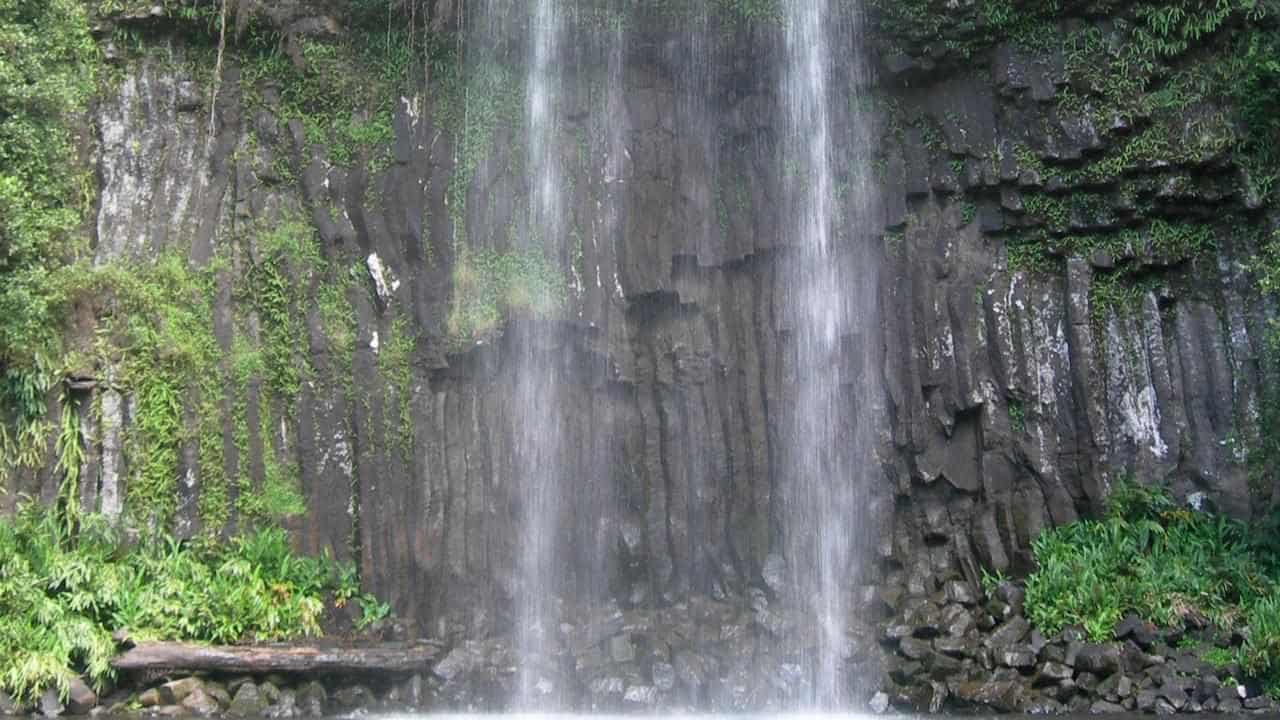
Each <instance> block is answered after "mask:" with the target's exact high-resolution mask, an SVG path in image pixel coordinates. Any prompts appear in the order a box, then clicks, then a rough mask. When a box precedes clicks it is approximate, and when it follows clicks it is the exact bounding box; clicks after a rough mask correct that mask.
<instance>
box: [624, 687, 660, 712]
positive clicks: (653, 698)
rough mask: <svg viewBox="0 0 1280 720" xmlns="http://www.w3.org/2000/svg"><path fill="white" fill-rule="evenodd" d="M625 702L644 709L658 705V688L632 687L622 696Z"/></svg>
mask: <svg viewBox="0 0 1280 720" xmlns="http://www.w3.org/2000/svg"><path fill="white" fill-rule="evenodd" d="M622 699H623V701H624V702H627V703H631V704H632V705H640V706H643V707H652V706H654V705H656V704H657V703H658V688H656V687H654V686H652V685H632V686H631V687H629V688H627V691H626V693H625V694H624V695H623V696H622Z"/></svg>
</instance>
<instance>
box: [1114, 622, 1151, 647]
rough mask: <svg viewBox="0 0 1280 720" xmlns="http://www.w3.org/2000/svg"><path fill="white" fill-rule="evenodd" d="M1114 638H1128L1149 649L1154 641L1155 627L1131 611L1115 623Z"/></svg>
mask: <svg viewBox="0 0 1280 720" xmlns="http://www.w3.org/2000/svg"><path fill="white" fill-rule="evenodd" d="M1115 635H1116V639H1117V640H1124V639H1125V638H1129V639H1131V640H1133V641H1134V642H1136V643H1137V644H1138V645H1140V646H1141V647H1142V649H1143V650H1150V649H1151V647H1152V645H1154V644H1155V642H1156V628H1155V626H1154V625H1151V624H1149V623H1147V622H1146V621H1144V620H1143V619H1142V618H1140V617H1138V616H1137V615H1135V614H1133V613H1129V614H1128V615H1125V616H1124V619H1123V620H1121V621H1120V622H1119V623H1118V624H1117V625H1116V632H1115Z"/></svg>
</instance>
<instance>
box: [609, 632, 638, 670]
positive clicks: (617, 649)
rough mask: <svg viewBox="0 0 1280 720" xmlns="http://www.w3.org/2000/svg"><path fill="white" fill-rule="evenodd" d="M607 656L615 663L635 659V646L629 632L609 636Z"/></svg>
mask: <svg viewBox="0 0 1280 720" xmlns="http://www.w3.org/2000/svg"><path fill="white" fill-rule="evenodd" d="M609 657H610V658H612V659H613V661H614V662H616V663H629V662H631V661H632V660H635V659H636V647H635V644H634V643H632V641H631V635H630V634H628V633H623V634H622V635H614V636H613V637H612V638H609Z"/></svg>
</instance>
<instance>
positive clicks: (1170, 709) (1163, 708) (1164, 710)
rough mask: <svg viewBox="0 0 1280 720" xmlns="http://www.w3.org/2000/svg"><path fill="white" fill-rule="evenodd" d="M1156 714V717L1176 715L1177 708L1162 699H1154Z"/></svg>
mask: <svg viewBox="0 0 1280 720" xmlns="http://www.w3.org/2000/svg"><path fill="white" fill-rule="evenodd" d="M1156 714H1157V715H1177V714H1178V708H1176V707H1174V706H1173V704H1172V703H1170V702H1169V701H1168V700H1166V699H1164V698H1156Z"/></svg>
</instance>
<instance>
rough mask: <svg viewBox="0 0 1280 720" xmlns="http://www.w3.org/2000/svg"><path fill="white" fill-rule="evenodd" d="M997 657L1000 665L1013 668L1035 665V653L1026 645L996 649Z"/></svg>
mask: <svg viewBox="0 0 1280 720" xmlns="http://www.w3.org/2000/svg"><path fill="white" fill-rule="evenodd" d="M997 659H998V661H999V663H1000V664H1001V665H1003V666H1005V667H1010V668H1015V669H1021V668H1029V667H1035V664H1036V654H1035V653H1033V652H1031V648H1029V647H1026V646H1019V647H1011V648H1007V649H1005V650H1001V651H998V652H997Z"/></svg>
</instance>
